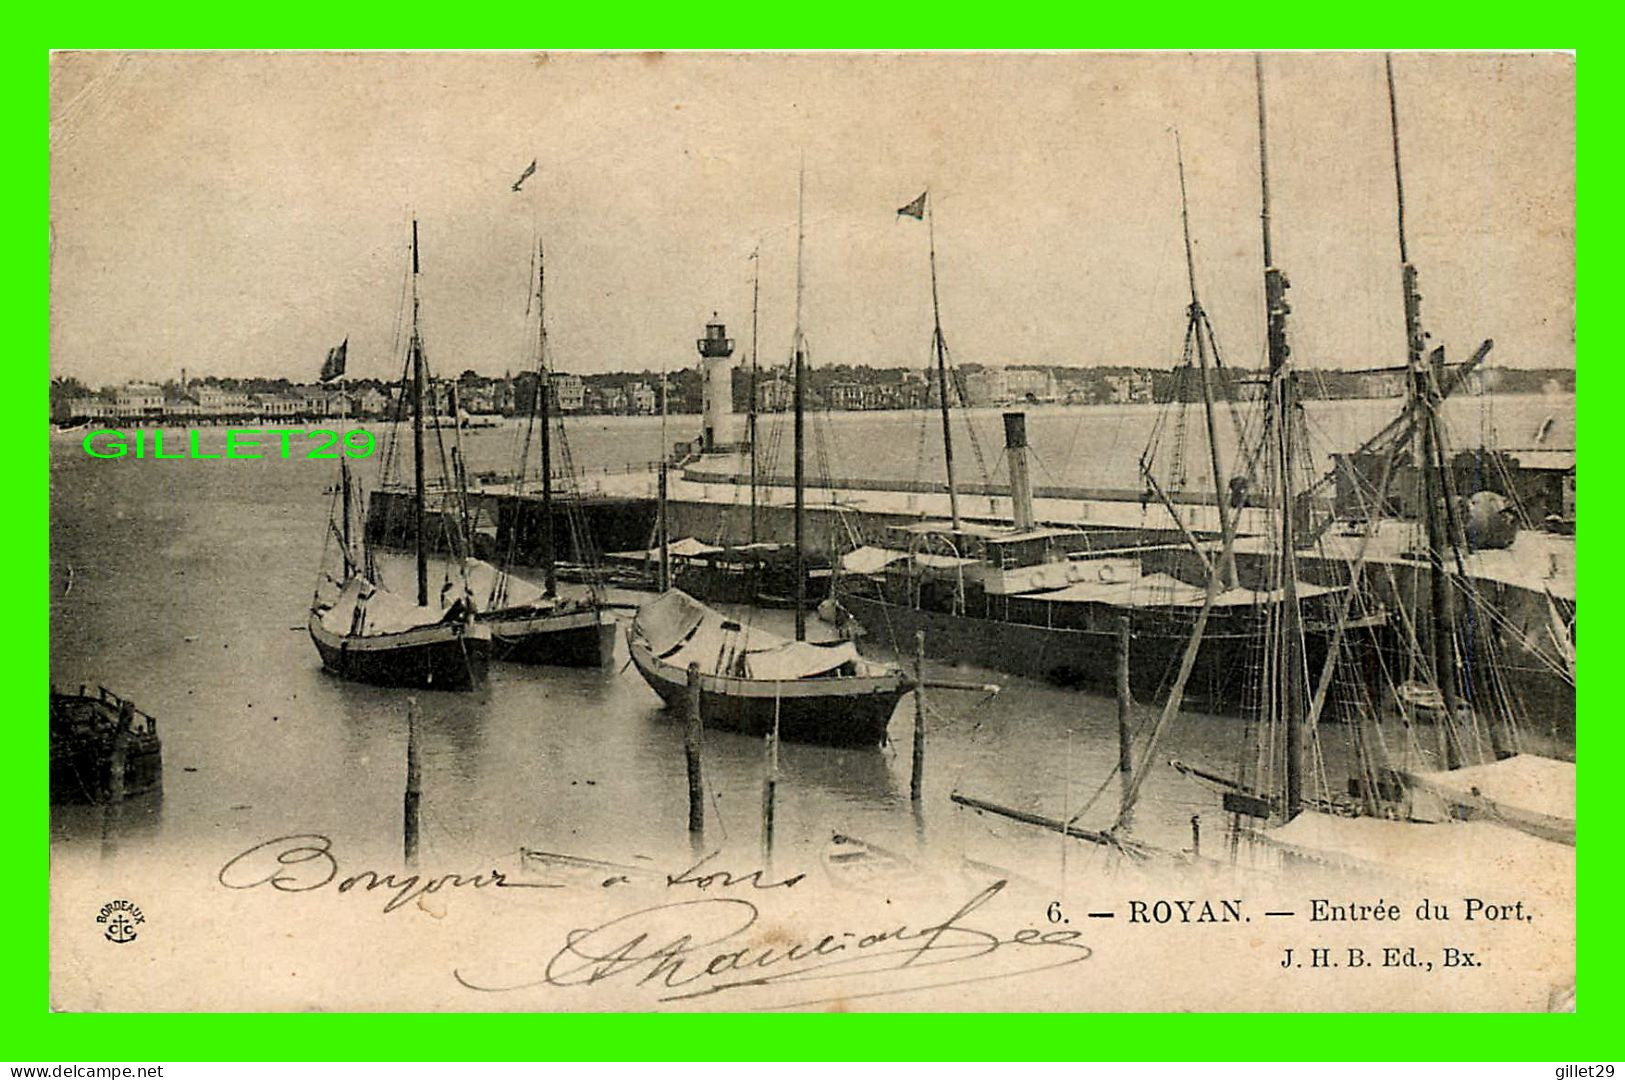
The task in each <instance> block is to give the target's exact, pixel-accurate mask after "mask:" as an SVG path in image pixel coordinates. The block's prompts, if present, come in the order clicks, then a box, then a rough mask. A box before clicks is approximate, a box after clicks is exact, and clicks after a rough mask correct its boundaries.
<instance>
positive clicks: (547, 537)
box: [536, 237, 559, 596]
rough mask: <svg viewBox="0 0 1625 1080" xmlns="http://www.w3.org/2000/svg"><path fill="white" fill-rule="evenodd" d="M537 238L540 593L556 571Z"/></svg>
mask: <svg viewBox="0 0 1625 1080" xmlns="http://www.w3.org/2000/svg"><path fill="white" fill-rule="evenodd" d="M543 259H544V251H543V248H542V241H541V238H540V237H538V238H537V240H536V402H537V409H536V411H537V413H538V414H539V415H540V417H541V421H542V445H541V452H542V595H544V596H553V595H556V594H557V593H558V588H559V583H558V574H557V571H556V569H555V568H554V565H553V443H552V437H553V435H552V430H551V429H552V414H553V408H552V405H553V383H552V373H551V372H549V371H548V370H547V309H546V308H545V307H543V292H544V286H545V285H546V282H547V270H546V267H545V265H544V261H543Z"/></svg>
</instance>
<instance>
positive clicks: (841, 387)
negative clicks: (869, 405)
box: [829, 382, 868, 409]
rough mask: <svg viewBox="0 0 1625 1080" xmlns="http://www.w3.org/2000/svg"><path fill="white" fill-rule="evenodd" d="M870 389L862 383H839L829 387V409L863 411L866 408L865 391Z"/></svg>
mask: <svg viewBox="0 0 1625 1080" xmlns="http://www.w3.org/2000/svg"><path fill="white" fill-rule="evenodd" d="M867 389H868V387H866V386H864V385H863V384H862V383H855V382H838V383H831V384H830V386H829V407H830V408H832V409H861V408H863V407H864V404H863V402H864V391H865V390H867Z"/></svg>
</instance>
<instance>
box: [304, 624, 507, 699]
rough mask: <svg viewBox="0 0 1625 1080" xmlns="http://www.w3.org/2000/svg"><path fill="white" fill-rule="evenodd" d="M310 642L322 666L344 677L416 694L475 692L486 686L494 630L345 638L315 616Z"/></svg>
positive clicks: (441, 629)
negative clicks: (454, 691) (419, 691)
mask: <svg viewBox="0 0 1625 1080" xmlns="http://www.w3.org/2000/svg"><path fill="white" fill-rule="evenodd" d="M310 639H311V641H313V642H315V644H316V651H317V652H318V653H320V654H321V658H322V666H323V667H325V668H326V669H327V670H328V671H330V672H332V673H333V674H335V675H337V676H339V677H340V678H343V679H349V680H350V681H352V682H362V683H370V684H372V685H373V686H392V687H401V688H405V689H415V690H473V689H476V688H478V687H480V686H483V685H484V684H485V677H486V671H487V668H488V667H489V665H490V660H491V632H490V630H489V629H487V628H485V627H483V626H479V625H477V624H476V625H473V626H465V625H463V624H461V623H440V624H436V625H433V626H423V627H416V628H414V629H411V630H407V631H403V632H401V633H397V634H377V635H369V636H367V637H346V636H344V635H341V634H335V633H333V632H332V631H330V630H328V629H327V628H326V627H324V626H322V624H321V620H320V618H318V617H317V615H316V613H314V612H312V613H311V616H310Z"/></svg>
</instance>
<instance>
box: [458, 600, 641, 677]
mask: <svg viewBox="0 0 1625 1080" xmlns="http://www.w3.org/2000/svg"><path fill="white" fill-rule="evenodd" d="M476 622H477V623H478V624H479V625H481V626H484V627H486V628H488V629H489V630H490V632H491V656H492V658H493V659H496V660H504V661H508V662H510V663H515V664H538V665H544V664H545V665H551V666H554V667H578V668H599V667H607V666H608V665H609V664H610V662H611V661H612V660H613V659H614V656H615V623H614V621H613V620H612V619H611V620H606V619H605V618H604V616H603V612H602V611H600V610H599V609H597V608H589V609H587V610H584V611H569V612H563V613H557V612H541V613H533V612H532V613H526V612H504V611H494V612H491V613H489V614H482V615H479V616H477V617H476Z"/></svg>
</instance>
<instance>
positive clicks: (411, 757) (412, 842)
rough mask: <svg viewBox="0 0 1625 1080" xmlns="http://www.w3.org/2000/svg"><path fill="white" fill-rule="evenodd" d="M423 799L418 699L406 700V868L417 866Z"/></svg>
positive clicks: (411, 868) (410, 868)
mask: <svg viewBox="0 0 1625 1080" xmlns="http://www.w3.org/2000/svg"><path fill="white" fill-rule="evenodd" d="M422 797H423V767H422V763H421V762H420V761H419V760H418V699H417V698H415V697H411V698H407V699H406V799H405V811H406V820H405V829H404V835H405V841H406V844H405V847H406V868H407V869H408V870H416V869H417V866H418V802H419V800H420V799H421V798H422Z"/></svg>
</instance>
